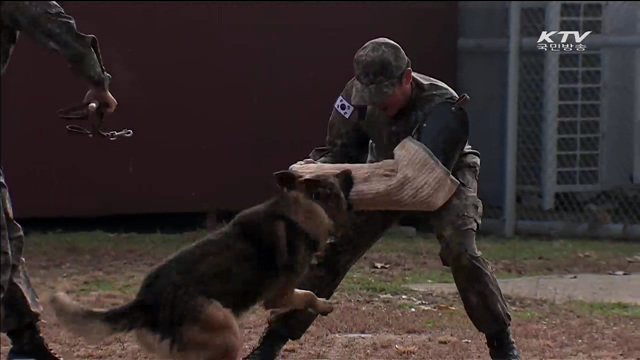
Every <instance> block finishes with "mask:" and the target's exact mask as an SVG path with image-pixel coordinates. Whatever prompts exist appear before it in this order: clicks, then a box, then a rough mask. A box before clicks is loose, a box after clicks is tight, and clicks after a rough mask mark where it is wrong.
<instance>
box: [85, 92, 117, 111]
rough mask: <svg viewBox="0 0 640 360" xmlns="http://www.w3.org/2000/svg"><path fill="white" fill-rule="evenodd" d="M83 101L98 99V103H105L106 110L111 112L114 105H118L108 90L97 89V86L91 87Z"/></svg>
mask: <svg viewBox="0 0 640 360" xmlns="http://www.w3.org/2000/svg"><path fill="white" fill-rule="evenodd" d="M84 101H85V102H93V101H98V102H100V103H105V104H106V105H107V109H106V111H107V112H109V113H112V112H114V111H115V109H116V106H118V102H117V101H116V99H115V98H114V97H113V95H111V92H109V90H104V89H99V88H91V89H89V92H87V95H85V97H84Z"/></svg>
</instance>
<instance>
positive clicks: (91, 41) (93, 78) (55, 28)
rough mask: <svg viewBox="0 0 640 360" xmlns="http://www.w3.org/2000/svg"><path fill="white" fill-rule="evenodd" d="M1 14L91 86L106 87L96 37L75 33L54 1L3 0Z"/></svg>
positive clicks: (107, 75)
mask: <svg viewBox="0 0 640 360" xmlns="http://www.w3.org/2000/svg"><path fill="white" fill-rule="evenodd" d="M1 16H2V20H3V22H5V23H6V24H8V25H10V26H12V27H13V28H15V29H16V30H18V31H20V32H21V33H24V34H25V35H27V36H28V37H29V38H31V39H32V40H34V41H35V42H36V43H38V44H39V45H40V46H42V47H44V48H46V49H48V50H51V51H54V52H55V53H57V54H60V55H62V56H64V57H65V58H66V59H67V61H68V62H69V66H70V68H71V70H72V71H73V72H74V73H75V74H76V75H79V76H81V77H82V78H84V79H85V80H87V81H88V82H89V83H90V84H91V87H92V88H95V89H100V90H108V89H109V82H110V80H111V76H110V75H109V74H108V73H107V72H106V71H105V68H104V65H103V63H102V57H101V55H100V49H99V47H98V39H97V38H96V37H95V36H93V35H86V34H82V33H80V32H78V30H77V29H76V24H75V20H74V19H73V18H72V17H71V16H69V15H67V14H66V13H65V12H64V10H63V9H62V7H60V5H58V4H57V3H56V2H55V1H3V2H2V11H1Z"/></svg>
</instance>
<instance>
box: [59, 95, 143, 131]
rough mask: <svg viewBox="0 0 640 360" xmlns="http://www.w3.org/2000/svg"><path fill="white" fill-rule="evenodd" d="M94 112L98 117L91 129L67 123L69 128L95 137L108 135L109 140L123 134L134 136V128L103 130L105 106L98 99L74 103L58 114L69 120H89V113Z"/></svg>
mask: <svg viewBox="0 0 640 360" xmlns="http://www.w3.org/2000/svg"><path fill="white" fill-rule="evenodd" d="M92 113H94V114H95V115H96V117H97V118H98V121H97V123H94V124H91V130H88V129H85V128H83V127H81V126H78V125H67V130H69V131H70V132H72V133H77V134H82V135H87V136H89V137H93V135H100V136H102V137H106V138H108V139H109V140H116V139H118V138H120V137H122V136H124V137H131V136H133V130H130V129H124V130H122V131H103V130H102V126H103V125H104V115H105V112H104V107H102V106H101V104H100V103H98V102H97V101H94V102H90V103H82V104H80V105H74V106H71V107H68V108H66V109H62V110H58V116H59V117H60V118H63V119H67V120H88V119H89V115H90V114H92Z"/></svg>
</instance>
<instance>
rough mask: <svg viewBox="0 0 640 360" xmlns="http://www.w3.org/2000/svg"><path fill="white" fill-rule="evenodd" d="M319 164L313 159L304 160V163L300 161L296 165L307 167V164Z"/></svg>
mask: <svg viewBox="0 0 640 360" xmlns="http://www.w3.org/2000/svg"><path fill="white" fill-rule="evenodd" d="M316 163H317V162H316V161H315V160H313V159H304V160H302V161H298V162H297V163H296V165H306V164H316Z"/></svg>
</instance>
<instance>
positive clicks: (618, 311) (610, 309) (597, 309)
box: [570, 301, 640, 318]
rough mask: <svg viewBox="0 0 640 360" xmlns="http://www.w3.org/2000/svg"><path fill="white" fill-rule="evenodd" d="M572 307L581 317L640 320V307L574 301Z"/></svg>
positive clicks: (624, 304) (571, 303)
mask: <svg viewBox="0 0 640 360" xmlns="http://www.w3.org/2000/svg"><path fill="white" fill-rule="evenodd" d="M570 305H571V307H572V308H574V309H575V310H576V312H577V313H578V314H581V315H592V314H597V315H605V316H624V317H637V318H640V306H637V305H632V304H626V303H605V302H586V301H572V302H570Z"/></svg>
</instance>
